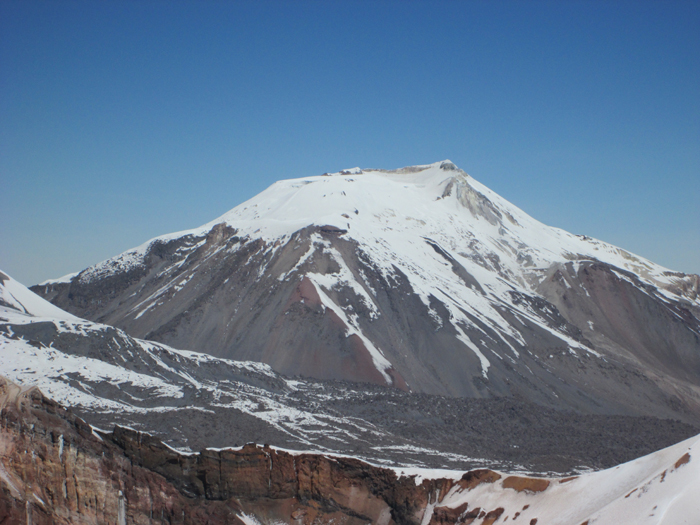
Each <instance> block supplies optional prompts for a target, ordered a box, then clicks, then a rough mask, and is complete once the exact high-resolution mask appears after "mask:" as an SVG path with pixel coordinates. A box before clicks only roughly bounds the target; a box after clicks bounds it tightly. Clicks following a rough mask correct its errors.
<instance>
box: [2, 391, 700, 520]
mask: <svg viewBox="0 0 700 525" xmlns="http://www.w3.org/2000/svg"><path fill="white" fill-rule="evenodd" d="M0 409H1V410H0V459H1V463H0V469H1V470H0V520H9V522H11V523H19V522H23V523H24V522H26V523H33V524H38V525H41V524H44V523H94V522H96V521H100V522H103V523H116V524H118V525H122V524H126V523H148V522H150V521H152V520H155V521H156V522H159V523H210V524H219V523H221V524H224V523H230V524H247V525H249V524H259V523H278V522H282V523H299V524H311V523H329V522H331V521H334V520H339V521H340V522H342V523H346V524H349V525H355V524H358V525H359V524H361V523H362V524H364V523H368V522H371V523H377V524H382V525H389V524H407V525H410V524H415V525H418V524H421V525H429V524H434V525H437V524H453V523H454V524H457V523H474V524H492V523H494V522H496V521H499V520H500V521H499V522H505V521H506V520H507V519H508V518H510V519H512V520H515V519H518V520H519V521H522V522H524V523H530V524H536V523H551V524H562V525H564V524H570V525H580V524H581V523H587V522H591V523H592V522H595V523H600V524H607V523H610V524H613V523H616V524H617V523H684V522H688V523H689V521H687V520H689V519H692V517H693V516H696V515H697V512H698V510H699V509H700V507H698V503H697V500H696V497H695V495H696V494H697V491H698V488H699V487H698V483H699V481H698V480H700V475H699V474H700V472H698V467H697V465H696V461H695V456H696V455H697V454H699V453H700V437H695V438H692V439H689V440H687V441H685V442H682V443H679V444H678V445H675V446H673V447H669V448H668V449H664V450H662V451H659V452H656V453H654V454H652V455H649V456H646V457H643V458H640V459H638V460H635V461H632V462H630V463H627V464H624V465H620V466H618V467H615V468H613V469H608V470H604V471H599V472H595V473H590V474H583V475H581V476H578V477H568V478H533V477H527V476H522V475H517V476H514V475H508V474H505V473H502V472H497V471H493V470H488V469H480V470H473V471H469V472H466V473H461V472H455V471H452V472H449V471H430V470H425V469H413V470H402V469H393V470H392V469H386V468H379V467H375V466H372V465H369V464H367V463H363V462H361V461H358V460H356V459H352V458H345V457H333V456H325V455H312V454H291V453H288V452H285V451H281V450H276V449H274V448H270V447H269V446H259V445H255V444H248V445H246V446H244V447H242V448H240V449H227V450H203V451H202V452H200V453H198V454H188V455H183V454H181V453H178V452H176V451H174V450H172V449H170V448H169V447H167V446H166V445H164V444H163V443H162V442H160V441H159V440H157V439H155V438H153V437H151V436H149V435H148V434H144V433H140V432H137V431H134V430H130V429H127V428H122V427H115V429H114V431H113V432H105V431H100V430H96V429H94V428H93V427H91V426H89V425H87V424H86V423H85V422H84V421H83V420H81V419H80V418H77V417H75V416H74V415H73V414H72V413H71V412H70V411H67V410H65V409H64V408H63V407H61V406H60V405H58V404H57V403H55V402H53V401H51V400H49V399H46V398H45V397H44V396H43V395H42V394H41V392H40V391H39V390H38V389H36V388H30V389H23V388H21V387H19V386H18V385H16V384H14V383H11V382H9V381H7V380H6V379H4V378H0ZM158 520H160V521H158ZM684 520H685V521H684Z"/></svg>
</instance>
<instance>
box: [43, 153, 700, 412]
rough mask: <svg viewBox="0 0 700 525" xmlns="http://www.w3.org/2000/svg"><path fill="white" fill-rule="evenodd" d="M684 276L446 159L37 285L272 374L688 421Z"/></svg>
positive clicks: (72, 306) (259, 208) (699, 356)
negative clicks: (560, 224)
mask: <svg viewBox="0 0 700 525" xmlns="http://www.w3.org/2000/svg"><path fill="white" fill-rule="evenodd" d="M699 282H700V279H699V278H698V276H693V275H684V274H680V273H677V272H672V271H670V270H668V269H666V268H663V267H661V266H659V265H656V264H654V263H652V262H651V261H648V260H646V259H644V258H641V257H638V256H635V255H633V254H630V253H628V252H626V251H624V250H622V249H620V248H616V247H614V246H612V245H609V244H606V243H604V242H601V241H597V240H594V239H591V238H589V237H586V236H579V235H572V234H570V233H567V232H565V231H563V230H560V229H557V228H552V227H549V226H546V225H543V224H541V223H539V222H538V221H536V220H534V219H533V218H531V217H530V216H528V215H527V214H526V213H524V212H523V211H521V210H519V209H518V208H517V207H515V206H513V205H512V204H511V203H509V202H507V201H506V200H504V199H502V198H501V197H499V196H498V195H496V194H495V193H493V192H492V191H490V190H489V189H488V188H486V187H484V186H483V185H481V184H480V183H478V182H477V181H475V180H474V179H473V178H471V177H470V176H469V175H467V174H466V173H464V172H463V171H461V170H459V169H457V168H456V167H455V166H454V165H453V164H452V163H450V162H449V161H444V162H438V163H435V164H430V165H425V166H413V167H410V168H403V169H400V170H394V171H385V170H360V169H353V170H346V171H342V172H338V173H333V174H325V175H322V176H316V177H308V178H304V179H296V180H283V181H280V182H277V183H275V184H273V185H272V186H271V187H270V188H268V189H267V190H265V191H264V192H262V193H261V194H259V195H258V196H256V197H254V198H253V199H251V200H249V201H247V202H245V203H243V204H241V205H240V206H237V207H236V208H234V209H233V210H231V211H230V212H228V213H226V214H224V215H223V216H221V217H219V218H218V219H216V220H214V221H212V222H210V223H208V224H206V225H204V226H202V227H200V228H197V229H194V230H190V231H186V232H180V233H176V234H170V235H167V236H162V237H159V238H156V239H153V240H151V241H149V242H148V243H145V244H144V245H142V246H140V247H138V248H136V249H133V250H130V251H128V252H125V253H124V254H121V255H119V256H117V257H114V258H112V259H109V260H107V261H104V262H102V263H100V264H97V265H95V266H94V267H91V268H88V269H86V270H84V271H82V272H80V273H79V274H78V275H77V276H75V277H73V278H72V279H71V281H70V282H69V283H55V284H51V283H49V284H45V285H40V286H36V287H34V288H33V289H34V291H36V292H37V293H41V294H43V295H44V296H45V297H46V298H48V299H49V300H51V301H52V302H54V303H55V304H57V305H59V306H61V307H62V308H65V309H67V310H68V311H71V312H73V313H76V314H78V315H81V316H84V317H88V318H91V319H93V320H100V321H102V322H106V323H109V324H113V325H115V326H119V327H121V328H124V329H125V330H127V331H128V332H129V333H130V334H132V335H135V336H140V337H147V338H150V339H156V340H159V341H162V342H165V343H168V344H171V345H173V346H176V347H181V348H195V349H197V350H201V351H206V352H209V353H211V354H213V355H216V356H220V357H226V358H235V359H246V360H255V361H262V362H266V363H268V364H270V365H271V366H272V367H273V368H274V369H275V370H277V371H280V372H283V373H286V374H302V375H306V376H311V377H318V378H321V379H349V380H355V381H371V382H375V383H380V384H389V385H393V386H396V387H398V388H403V389H410V390H413V391H423V392H430V393H440V394H449V395H457V396H475V397H482V396H492V395H511V394H514V393H517V394H519V395H523V396H525V397H526V398H528V399H532V400H535V401H537V402H540V403H545V404H549V405H552V406H560V407H566V408H573V409H577V410H578V409H582V410H597V411H601V412H603V413H606V412H622V413H637V414H638V413H648V414H655V415H674V416H678V415H679V414H680V415H681V417H683V416H682V413H683V412H684V411H685V412H686V413H690V412H692V413H695V414H700V401H699V400H700V338H699V336H700V322H699V321H698V318H699V317H700V314H699V313H698V312H700V299H698V286H699ZM675 400H680V401H679V402H677V401H675ZM669 406H671V407H675V408H672V410H670V411H669V408H668V407H669ZM686 419H687V417H686Z"/></svg>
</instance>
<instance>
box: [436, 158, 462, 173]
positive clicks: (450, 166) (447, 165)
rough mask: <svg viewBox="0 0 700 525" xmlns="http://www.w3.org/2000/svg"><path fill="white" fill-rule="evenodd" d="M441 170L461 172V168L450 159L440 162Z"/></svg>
mask: <svg viewBox="0 0 700 525" xmlns="http://www.w3.org/2000/svg"><path fill="white" fill-rule="evenodd" d="M440 169H441V170H445V171H459V168H458V167H457V166H456V165H455V164H454V163H453V162H452V161H451V160H449V159H446V160H443V161H442V162H440Z"/></svg>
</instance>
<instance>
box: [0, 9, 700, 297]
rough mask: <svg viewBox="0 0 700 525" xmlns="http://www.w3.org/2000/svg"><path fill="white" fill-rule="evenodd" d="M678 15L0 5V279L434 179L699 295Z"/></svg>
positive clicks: (692, 43)
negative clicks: (334, 185)
mask: <svg viewBox="0 0 700 525" xmlns="http://www.w3.org/2000/svg"><path fill="white" fill-rule="evenodd" d="M698 28H700V2H697V1H693V2H671V1H655V2H644V1H639V0H635V1H631V2H615V1H573V0H572V1H566V2H559V1H556V2H537V1H517V2H505V1H503V2H499V1H484V2H468V1H456V0H455V1H447V2H438V1H430V2H428V1H424V2H418V1H401V2H381V1H379V2H376V1H348V2H341V1H337V2H325V1H324V2H304V1H288V2H264V1H263V2H260V1H255V2H252V1H251V2H244V1H239V2H234V1H218V2H217V1H208V2H207V1H197V2H195V1H192V2H185V1H174V2H172V1H167V2H159V1H153V0H144V1H126V0H125V1H119V2H116V1H90V2H73V1H60V2H59V1H46V2H35V1H31V0H21V1H10V0H3V1H2V2H0V184H1V185H0V268H2V269H3V270H4V271H6V272H8V273H10V274H11V275H13V276H14V277H15V278H17V279H18V280H20V281H21V282H23V283H24V284H27V285H30V284H34V283H36V282H39V281H42V280H44V279H47V278H51V277H59V276H61V275H63V274H66V273H68V272H72V271H77V270H81V269H83V268H85V267H87V266H89V265H91V264H94V263H96V262H99V261H100V260H103V259H106V258H108V257H110V256H113V255H116V254H118V253H120V252H122V251H124V250H126V249H128V248H130V247H133V246H136V245H139V244H141V243H143V242H144V241H146V240H147V239H149V238H151V237H154V236H157V235H160V234H164V233H169V232H173V231H178V230H183V229H188V228H192V227H196V226H199V225H201V224H203V223H206V222H208V221H209V220H212V219H213V218H215V217H217V216H218V215H220V214H222V213H224V212H225V211H227V210H229V209H230V208H233V207H234V206H236V205H237V204H239V203H240V202H242V201H244V200H246V199H248V198H249V197H251V196H253V195H254V194H256V193H258V192H260V191H261V190H263V189H264V188H265V187H267V186H268V185H270V184H271V183H272V182H274V181H275V180H277V179H281V178H291V177H302V176H307V175H313V174H320V173H323V172H326V171H336V170H339V169H342V168H348V167H353V166H360V167H365V168H367V167H380V168H396V167H400V166H405V165H411V164H425V163H429V162H435V161H438V160H442V159H445V158H449V159H451V160H452V161H453V162H455V163H456V164H457V165H458V166H459V167H461V168H462V169H464V170H465V171H467V172H468V173H470V174H471V175H472V176H474V177H475V178H476V179H478V180H480V181H481V182H483V183H484V184H486V185H487V186H489V187H490V188H492V189H493V190H494V191H496V192H498V193H499V194H501V195H503V196H504V197H505V198H507V199H509V200H510V201H512V202H513V203H515V204H516V205H518V206H520V207H521V208H522V209H524V210H525V211H526V212H528V213H530V214H531V215H533V216H534V217H535V218H537V219H539V220H541V221H543V222H545V223H547V224H551V225H554V226H559V227H561V228H564V229H566V230H569V231H571V232H573V233H583V234H587V235H590V236H593V237H597V238H599V239H602V240H604V241H608V242H611V243H613V244H616V245H618V246H621V247H624V248H626V249H628V250H631V251H633V252H635V253H638V254H640V255H643V256H646V257H648V258H650V259H652V260H654V261H656V262H658V263H660V264H663V265H665V266H668V267H670V268H672V269H675V270H681V271H685V272H693V273H700V30H699V29H698Z"/></svg>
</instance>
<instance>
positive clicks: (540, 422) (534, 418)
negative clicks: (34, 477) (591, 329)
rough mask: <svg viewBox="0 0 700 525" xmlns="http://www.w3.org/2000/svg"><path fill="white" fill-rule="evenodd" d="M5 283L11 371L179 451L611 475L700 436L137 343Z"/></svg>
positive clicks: (5, 347)
mask: <svg viewBox="0 0 700 525" xmlns="http://www.w3.org/2000/svg"><path fill="white" fill-rule="evenodd" d="M0 279H1V280H2V283H1V284H0V300H3V301H4V306H0V374H4V375H5V376H7V377H9V378H11V379H12V380H13V381H16V382H18V383H20V384H23V385H38V386H39V387H40V388H41V389H42V390H43V391H44V392H47V393H48V394H49V395H50V396H51V397H52V398H54V399H56V400H58V401H60V402H61V403H63V404H65V405H67V406H70V407H72V409H73V411H74V412H75V413H76V414H78V415H79V416H80V417H82V418H83V419H85V420H86V421H88V422H89V423H91V424H93V425H96V426H97V427H98V428H112V426H113V425H114V424H120V425H123V426H128V427H131V428H135V429H138V430H141V431H146V432H149V433H151V434H153V435H154V436H157V437H159V438H160V439H163V440H164V441H165V442H166V443H167V444H168V445H170V446H172V447H175V448H178V449H180V450H185V451H196V450H200V449H202V448H205V447H229V446H239V445H242V444H244V443H247V442H249V441H257V442H262V443H269V444H272V445H275V446H277V447H283V448H286V449H293V450H297V451H309V450H313V451H319V452H327V453H335V454H347V455H352V456H354V457H357V458H360V459H364V460H367V461H371V462H374V463H377V464H384V465H402V466H407V465H413V466H421V467H438V468H453V469H464V470H467V469H473V468H477V467H490V468H500V469H507V470H520V471H529V472H540V473H544V472H550V471H551V472H560V473H567V472H576V471H580V470H581V469H589V468H606V467H611V466H614V465H617V464H619V463H622V462H624V461H629V460H632V459H634V458H636V457H639V456H642V455H645V454H649V453H651V452H653V451H655V450H658V449H660V448H663V447H666V446H669V445H672V444H674V443H676V442H678V441H679V440H682V439H685V438H687V437H690V436H693V435H695V434H697V433H699V432H700V429H698V428H697V427H695V426H693V425H690V424H687V423H682V422H680V421H674V420H661V419H658V418H653V417H649V416H644V417H641V416H640V417H632V416H620V415H598V414H581V413H576V412H574V411H571V410H569V411H561V410H555V409H552V408H546V407H542V406H539V405H537V404H535V403H532V402H530V401H528V400H526V399H522V398H515V397H503V398H498V399H472V398H466V397H465V398H455V397H445V396H437V395H431V394H420V393H416V392H404V391H402V390H400V389H396V388H392V387H388V386H381V385H373V384H371V383H363V384H360V383H352V382H342V381H318V380H316V381H313V380H308V379H306V380H302V379H300V378H288V377H284V376H282V375H280V374H278V373H276V372H274V371H273V370H272V369H271V368H270V367H269V366H267V365H264V364H261V363H254V362H240V361H230V360H226V359H220V358H215V357H212V356H209V355H206V354H201V353H196V352H188V351H182V350H175V349H172V348H170V347H168V346H166V345H163V344H160V343H153V342H149V341H143V340H140V339H136V338H133V337H131V336H129V335H127V334H126V333H124V332H123V331H122V330H120V329H116V328H113V327H110V326H106V325H101V324H97V323H92V322H89V321H84V320H81V319H78V318H75V317H73V316H71V315H70V314H68V313H66V312H62V311H61V310H59V309H58V308H56V307H55V306H53V305H51V304H49V303H47V302H46V301H44V300H43V299H41V298H39V297H37V296H35V295H34V294H33V293H31V292H30V291H29V290H27V289H26V288H24V287H23V286H22V285H20V284H19V283H17V282H16V281H14V280H13V279H12V278H11V277H9V276H7V275H4V274H0ZM35 314H36V315H35Z"/></svg>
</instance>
